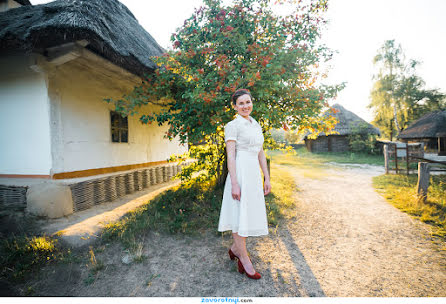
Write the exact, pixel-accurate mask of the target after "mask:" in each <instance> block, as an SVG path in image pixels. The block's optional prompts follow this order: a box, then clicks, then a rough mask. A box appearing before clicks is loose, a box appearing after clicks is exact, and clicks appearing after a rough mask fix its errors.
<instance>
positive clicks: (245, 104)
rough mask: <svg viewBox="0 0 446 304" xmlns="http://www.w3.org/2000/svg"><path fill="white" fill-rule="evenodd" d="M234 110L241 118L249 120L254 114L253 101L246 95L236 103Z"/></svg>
mask: <svg viewBox="0 0 446 304" xmlns="http://www.w3.org/2000/svg"><path fill="white" fill-rule="evenodd" d="M234 109H235V110H236V111H237V113H238V114H239V115H240V116H243V117H245V118H247V117H248V116H249V114H251V112H252V100H251V97H250V96H249V95H248V94H244V95H242V96H240V97H239V98H237V100H236V101H235V106H234Z"/></svg>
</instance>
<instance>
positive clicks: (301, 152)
mask: <svg viewBox="0 0 446 304" xmlns="http://www.w3.org/2000/svg"><path fill="white" fill-rule="evenodd" d="M293 151H294V153H293V154H291V153H284V152H281V151H268V155H269V156H271V157H272V159H273V161H274V162H275V163H277V164H282V165H292V166H299V167H301V168H303V169H305V168H307V169H310V168H313V169H314V168H316V169H319V168H326V167H327V165H328V163H340V164H368V165H377V166H384V156H383V155H371V154H366V153H357V152H342V153H337V152H323V153H311V152H308V151H307V149H306V148H305V147H303V148H299V149H296V150H293Z"/></svg>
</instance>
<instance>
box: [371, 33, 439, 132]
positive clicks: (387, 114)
mask: <svg viewBox="0 0 446 304" xmlns="http://www.w3.org/2000/svg"><path fill="white" fill-rule="evenodd" d="M373 63H374V64H375V66H377V67H378V68H379V71H378V74H377V75H375V76H374V79H375V83H374V85H373V89H372V91H371V94H370V97H371V102H370V104H369V108H371V109H373V112H374V124H375V125H377V126H378V127H379V128H380V130H381V132H382V133H383V135H384V137H386V138H393V137H394V136H395V135H398V134H399V131H400V130H402V129H404V128H406V127H407V126H408V125H409V124H410V123H411V122H413V121H414V120H416V119H418V118H420V117H421V116H422V115H424V114H426V113H428V112H430V111H435V110H441V109H444V108H445V106H446V99H445V97H446V95H445V94H443V93H440V92H439V91H438V90H427V89H425V88H424V87H425V82H424V81H423V79H421V77H419V76H418V75H417V74H416V67H417V66H418V64H419V63H418V62H417V61H415V60H405V56H404V52H403V49H402V47H401V45H396V44H395V40H387V41H385V42H384V45H383V46H382V47H381V49H380V50H379V51H378V54H377V55H376V56H375V58H374V60H373Z"/></svg>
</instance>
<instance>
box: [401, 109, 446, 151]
mask: <svg viewBox="0 0 446 304" xmlns="http://www.w3.org/2000/svg"><path fill="white" fill-rule="evenodd" d="M398 138H399V139H400V140H402V141H406V142H407V141H421V142H424V143H425V144H426V146H427V147H428V148H430V149H435V150H438V155H446V110H444V111H435V112H430V113H428V114H426V115H424V116H422V117H420V118H419V119H417V120H416V121H414V122H413V123H412V124H410V125H409V126H408V127H407V128H406V129H404V130H403V131H401V133H400V135H398Z"/></svg>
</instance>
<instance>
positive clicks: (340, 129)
mask: <svg viewBox="0 0 446 304" xmlns="http://www.w3.org/2000/svg"><path fill="white" fill-rule="evenodd" d="M332 107H333V108H335V109H336V110H337V112H336V113H334V114H333V113H331V112H328V111H327V112H326V113H325V114H324V115H332V116H334V117H335V118H336V119H337V120H338V123H337V124H336V126H335V128H334V129H333V131H334V132H336V134H331V135H328V136H327V135H325V133H323V132H322V133H321V134H319V136H318V137H317V138H316V139H310V138H308V136H309V135H310V134H311V133H307V134H306V135H305V137H304V140H305V146H306V147H307V150H308V151H310V152H345V151H349V150H350V145H349V140H348V136H349V135H352V134H358V133H361V134H376V135H380V132H379V129H378V128H376V127H374V126H372V125H371V124H369V123H368V122H366V121H365V120H364V119H362V118H361V117H359V116H358V115H356V114H355V113H353V112H350V111H348V110H347V109H345V108H344V107H343V106H341V105H339V104H335V105H333V106H332Z"/></svg>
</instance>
